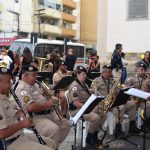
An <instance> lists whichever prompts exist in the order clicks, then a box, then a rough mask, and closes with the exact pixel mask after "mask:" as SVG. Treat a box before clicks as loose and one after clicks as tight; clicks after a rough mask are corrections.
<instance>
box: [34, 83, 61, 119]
mask: <svg viewBox="0 0 150 150" xmlns="http://www.w3.org/2000/svg"><path fill="white" fill-rule="evenodd" d="M37 84H38V85H39V86H40V87H41V88H42V89H43V91H44V94H45V96H46V99H47V100H48V99H50V98H52V95H53V93H52V92H51V89H50V87H49V86H47V85H46V83H45V82H43V81H42V82H41V83H40V82H39V81H37ZM52 99H53V98H52ZM52 109H53V110H54V111H55V112H56V114H57V116H58V118H59V120H60V121H62V119H63V116H62V115H61V111H60V109H59V107H58V105H57V104H54V106H53V107H52Z"/></svg>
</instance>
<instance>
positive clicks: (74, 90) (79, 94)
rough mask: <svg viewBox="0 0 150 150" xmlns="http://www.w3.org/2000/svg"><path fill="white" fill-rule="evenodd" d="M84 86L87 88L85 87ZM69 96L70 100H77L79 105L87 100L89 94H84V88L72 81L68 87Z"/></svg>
mask: <svg viewBox="0 0 150 150" xmlns="http://www.w3.org/2000/svg"><path fill="white" fill-rule="evenodd" d="M85 86H86V87H87V88H88V86H87V85H85ZM69 96H70V100H72V101H75V100H79V101H80V102H81V103H85V102H86V101H87V99H88V98H89V94H88V93H87V92H86V90H85V88H83V87H82V86H81V85H80V84H79V83H78V82H76V81H74V82H73V83H72V84H71V85H70V90H69Z"/></svg>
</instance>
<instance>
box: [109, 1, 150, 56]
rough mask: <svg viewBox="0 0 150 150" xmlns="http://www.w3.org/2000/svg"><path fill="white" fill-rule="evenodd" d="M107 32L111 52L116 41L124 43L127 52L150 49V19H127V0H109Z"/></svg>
mask: <svg viewBox="0 0 150 150" xmlns="http://www.w3.org/2000/svg"><path fill="white" fill-rule="evenodd" d="M149 9H150V7H149ZM107 32H108V37H107V45H108V47H107V48H108V49H107V51H109V52H111V51H113V49H114V46H115V44H116V43H122V44H123V49H124V51H125V52H137V53H138V52H139V53H141V52H145V50H150V20H135V21H133V20H132V21H131V20H130V21H129V20H127V0H115V2H114V0H108V26H107Z"/></svg>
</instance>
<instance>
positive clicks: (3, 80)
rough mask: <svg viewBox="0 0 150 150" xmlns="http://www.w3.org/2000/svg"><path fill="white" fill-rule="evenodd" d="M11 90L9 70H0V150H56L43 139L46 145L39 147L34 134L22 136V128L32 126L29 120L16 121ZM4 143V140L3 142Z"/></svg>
mask: <svg viewBox="0 0 150 150" xmlns="http://www.w3.org/2000/svg"><path fill="white" fill-rule="evenodd" d="M10 88H11V73H10V70H9V69H7V68H5V67H2V66H1V68H0V141H2V139H5V142H4V145H3V147H2V145H0V149H4V150H6V149H7V150H27V149H32V150H52V149H55V148H56V145H55V142H54V141H53V140H50V139H49V138H48V139H47V138H43V137H42V138H43V139H44V140H45V141H46V144H47V146H49V147H47V146H46V145H41V144H40V143H39V142H38V139H37V137H36V136H35V135H34V134H23V133H22V129H23V128H29V127H31V126H32V125H33V121H32V119H31V118H23V120H22V121H18V117H19V116H17V114H16V111H15V110H14V107H13V105H12V104H11V102H10V101H9V97H8V93H9V91H10ZM3 141H4V140H3Z"/></svg>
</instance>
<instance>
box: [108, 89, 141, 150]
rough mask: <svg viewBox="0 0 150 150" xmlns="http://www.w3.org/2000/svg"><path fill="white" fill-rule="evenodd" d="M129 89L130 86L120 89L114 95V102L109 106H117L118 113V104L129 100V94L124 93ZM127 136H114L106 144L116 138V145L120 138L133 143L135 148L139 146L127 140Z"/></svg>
mask: <svg viewBox="0 0 150 150" xmlns="http://www.w3.org/2000/svg"><path fill="white" fill-rule="evenodd" d="M129 89H130V88H124V89H121V90H120V91H119V94H118V95H117V97H116V100H115V102H114V103H113V104H112V105H111V107H110V108H114V107H117V109H118V112H119V114H120V110H119V107H118V106H120V105H124V104H126V102H127V101H128V100H129V97H130V95H128V94H126V93H124V92H126V91H128V90H129ZM119 116H120V115H119ZM128 137H129V136H128V135H121V136H119V137H115V138H114V139H112V140H110V141H108V142H106V144H109V143H111V142H113V141H116V140H118V142H117V145H118V144H119V142H120V140H124V141H126V142H128V143H130V144H132V145H134V146H136V147H137V148H140V145H138V144H136V143H133V142H132V141H129V140H128ZM117 145H116V148H117Z"/></svg>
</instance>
